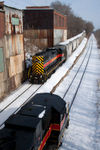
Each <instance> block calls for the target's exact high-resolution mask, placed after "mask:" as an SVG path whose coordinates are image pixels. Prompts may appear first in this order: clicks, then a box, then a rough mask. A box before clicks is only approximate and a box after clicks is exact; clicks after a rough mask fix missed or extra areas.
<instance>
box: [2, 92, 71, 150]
mask: <svg viewBox="0 0 100 150" xmlns="http://www.w3.org/2000/svg"><path fill="white" fill-rule="evenodd" d="M68 123H69V110H68V105H67V104H66V103H65V101H64V100H63V99H62V98H60V97H59V96H57V95H53V94H49V93H42V94H37V95H36V96H34V97H33V98H32V99H31V100H30V101H29V102H28V103H27V104H26V105H25V106H23V107H22V108H21V109H20V111H19V112H17V114H14V115H12V116H11V117H10V118H9V119H8V120H7V121H6V122H5V127H4V128H3V129H2V130H0V150H48V147H49V146H50V145H53V146H55V147H57V146H58V145H59V144H60V142H61V138H62V135H63V132H64V129H65V128H66V127H67V126H68Z"/></svg>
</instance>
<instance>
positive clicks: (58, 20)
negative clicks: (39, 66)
mask: <svg viewBox="0 0 100 150" xmlns="http://www.w3.org/2000/svg"><path fill="white" fill-rule="evenodd" d="M23 21H24V48H25V51H26V52H30V53H32V54H35V53H36V52H37V51H38V50H39V49H44V48H46V47H52V46H54V45H56V44H57V43H59V42H61V41H65V40H66V39H67V18H66V16H64V15H62V14H60V13H58V12H57V11H55V10H54V9H52V8H50V7H48V6H45V7H26V9H25V10H23Z"/></svg>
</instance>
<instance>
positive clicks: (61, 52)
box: [28, 47, 67, 83]
mask: <svg viewBox="0 0 100 150" xmlns="http://www.w3.org/2000/svg"><path fill="white" fill-rule="evenodd" d="M66 57H67V52H66V50H65V49H63V48H59V47H52V48H47V49H45V50H44V51H43V52H40V53H37V54H36V55H35V56H32V64H31V65H30V67H29V68H28V79H29V81H31V82H33V83H43V82H45V81H46V80H47V78H48V77H49V76H50V75H51V74H52V72H53V71H54V70H55V69H56V68H57V67H58V66H59V65H60V64H62V63H63V62H64V61H65V60H66Z"/></svg>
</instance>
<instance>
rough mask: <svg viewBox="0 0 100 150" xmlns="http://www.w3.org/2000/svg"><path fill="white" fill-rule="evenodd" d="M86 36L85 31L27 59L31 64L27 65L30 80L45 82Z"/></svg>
mask: <svg viewBox="0 0 100 150" xmlns="http://www.w3.org/2000/svg"><path fill="white" fill-rule="evenodd" d="M84 37H85V31H84V32H82V33H81V34H79V35H77V36H75V37H73V38H71V39H69V40H67V41H65V42H61V43H59V44H58V45H56V46H54V47H51V48H47V49H45V50H44V51H43V52H40V53H37V54H36V55H35V56H32V58H31V59H30V60H26V65H27V63H28V64H29V65H28V67H27V70H28V71H27V72H28V73H27V77H28V80H29V81H30V82H33V83H44V82H45V81H46V80H47V78H48V77H49V76H50V75H51V74H52V73H53V72H54V71H55V70H56V69H57V68H58V67H59V66H60V65H61V64H62V63H63V62H65V61H66V60H67V58H68V57H69V56H70V55H71V54H72V53H73V52H74V51H75V49H76V48H77V47H78V46H79V44H80V43H81V41H82V40H83V38H84Z"/></svg>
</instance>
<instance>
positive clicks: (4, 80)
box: [0, 6, 24, 98]
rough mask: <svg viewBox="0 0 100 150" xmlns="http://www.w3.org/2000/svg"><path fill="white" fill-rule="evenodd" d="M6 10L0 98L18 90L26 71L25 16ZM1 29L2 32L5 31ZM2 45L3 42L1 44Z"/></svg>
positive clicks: (15, 10)
mask: <svg viewBox="0 0 100 150" xmlns="http://www.w3.org/2000/svg"><path fill="white" fill-rule="evenodd" d="M2 8H3V10H4V12H5V13H4V16H3V17H4V24H3V29H4V31H5V34H4V35H3V38H2V39H1V40H2V42H3V45H1V46H3V47H1V48H2V49H0V57H1V58H2V68H1V70H2V72H1V73H0V98H2V97H3V96H5V95H6V94H7V93H8V92H11V91H12V90H14V89H16V88H17V87H18V86H19V85H20V84H21V82H22V79H23V71H24V48H23V15H22V11H21V10H18V9H15V8H11V7H8V6H3V7H2ZM3 29H1V28H0V30H3ZM0 43H1V42H0Z"/></svg>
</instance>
